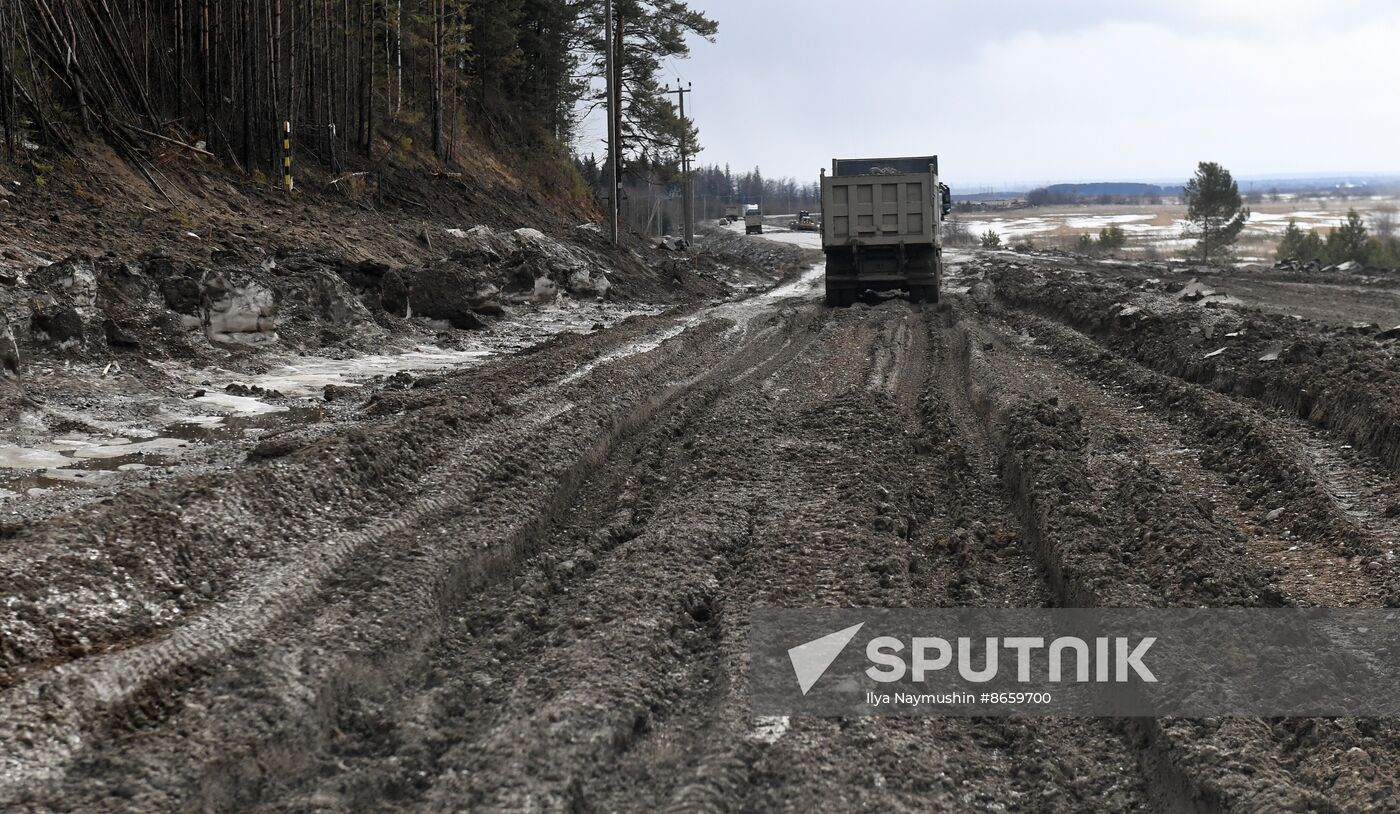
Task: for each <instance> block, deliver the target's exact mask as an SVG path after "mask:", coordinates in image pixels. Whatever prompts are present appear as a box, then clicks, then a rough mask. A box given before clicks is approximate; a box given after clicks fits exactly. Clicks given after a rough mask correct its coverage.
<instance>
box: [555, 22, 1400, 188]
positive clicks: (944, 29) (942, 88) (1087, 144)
mask: <svg viewBox="0 0 1400 814" xmlns="http://www.w3.org/2000/svg"><path fill="white" fill-rule="evenodd" d="M691 6H692V7H695V8H699V9H703V10H704V11H705V12H706V13H707V14H708V15H709V16H710V17H712V18H713V19H715V20H717V21H718V22H719V35H718V37H717V38H716V41H715V42H714V43H713V44H711V43H708V42H705V41H704V40H700V39H693V40H692V43H691V57H690V58H689V59H686V60H674V61H673V62H672V64H671V65H669V66H668V76H667V77H666V81H668V82H674V81H675V80H676V78H677V76H679V77H681V78H683V79H684V80H686V81H689V82H693V83H694V86H695V93H694V94H693V95H692V96H689V97H687V99H686V112H687V113H689V114H692V115H693V116H694V118H695V119H696V122H697V124H698V125H699V128H700V139H701V142H702V144H703V146H704V152H703V153H702V154H701V155H700V161H701V162H702V163H706V164H710V163H715V164H725V163H728V164H729V165H730V166H731V167H732V168H734V169H735V170H739V169H748V168H752V167H753V166H754V165H758V166H760V167H762V169H763V171H764V174H765V175H770V176H783V175H790V176H794V177H797V178H799V179H800V180H809V179H815V177H816V175H817V171H818V170H819V169H820V168H821V167H823V166H829V165H830V159H831V158H833V157H856V156H886V155H889V156H892V155H922V154H928V153H937V154H938V155H939V156H940V164H941V170H942V173H943V175H944V177H945V179H946V180H948V181H949V182H950V183H952V184H953V185H954V186H956V187H959V188H960V189H961V191H975V190H974V189H972V188H973V187H978V186H983V185H998V186H1007V185H1024V184H1038V183H1044V182H1049V181H1091V180H1154V181H1155V180H1169V179H1180V178H1185V177H1186V176H1187V175H1189V174H1190V173H1191V172H1192V170H1193V169H1194V167H1195V163H1196V162H1197V161H1200V160H1212V161H1219V162H1221V163H1223V164H1224V165H1225V166H1226V167H1228V168H1229V169H1230V170H1231V171H1232V172H1234V173H1235V175H1236V176H1238V177H1248V176H1256V177H1257V176H1269V175H1298V174H1347V173H1354V174H1363V173H1366V174H1400V2H1397V1H1396V0H1325V1H1324V0H1316V1H1314V0H1131V2H1127V1H1125V0H1115V1H1112V2H1110V0H1054V1H1053V2H1050V0H927V1H926V2H921V1H919V0H898V1H897V2H896V1H895V0H801V1H800V2H794V1H791V0H692V2H691ZM604 127H606V125H605V123H604V122H603V120H602V116H601V115H596V114H595V115H594V116H593V117H592V118H591V119H590V120H589V121H588V122H586V123H585V131H586V132H587V133H590V134H596V133H597V131H598V130H599V129H601V128H604ZM591 141H592V139H591V138H589V137H587V136H586V137H585V138H584V139H583V143H582V144H581V145H580V146H581V147H583V149H584V150H585V151H587V150H589V149H593V147H592V146H590V143H589V142H591ZM599 149H601V148H599Z"/></svg>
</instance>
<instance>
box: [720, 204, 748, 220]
mask: <svg viewBox="0 0 1400 814" xmlns="http://www.w3.org/2000/svg"><path fill="white" fill-rule="evenodd" d="M743 216H744V213H743V212H742V211H741V210H740V209H739V205H738V204H729V205H728V206H726V207H724V215H723V216H722V220H724V221H725V222H726V223H738V222H739V218H742V217H743Z"/></svg>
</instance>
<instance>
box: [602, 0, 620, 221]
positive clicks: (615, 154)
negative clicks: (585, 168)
mask: <svg viewBox="0 0 1400 814" xmlns="http://www.w3.org/2000/svg"><path fill="white" fill-rule="evenodd" d="M603 18H604V19H605V20H606V21H607V22H606V23H605V24H604V35H605V36H606V37H607V40H608V48H607V60H606V66H605V68H604V70H605V71H606V73H607V77H606V79H605V82H606V84H607V86H608V234H609V235H611V237H612V245H614V246H616V245H617V197H618V191H619V190H621V189H622V179H621V178H620V177H619V176H618V172H617V162H618V161H619V159H620V153H621V151H620V150H618V149H617V137H618V132H617V131H618V127H617V85H616V84H615V80H616V77H615V76H614V74H613V63H614V62H616V61H617V60H618V59H619V58H620V57H621V55H617V56H614V55H613V13H612V0H604V2H603Z"/></svg>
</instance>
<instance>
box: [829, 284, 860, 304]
mask: <svg viewBox="0 0 1400 814" xmlns="http://www.w3.org/2000/svg"><path fill="white" fill-rule="evenodd" d="M855 301H856V292H854V291H852V290H851V289H849V288H832V287H831V286H829V285H828V286H827V287H826V305H827V307H828V308H845V307H846V306H848V305H850V304H851V303H853V302H855Z"/></svg>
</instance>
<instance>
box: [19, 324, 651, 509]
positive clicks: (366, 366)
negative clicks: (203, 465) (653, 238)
mask: <svg viewBox="0 0 1400 814" xmlns="http://www.w3.org/2000/svg"><path fill="white" fill-rule="evenodd" d="M662 310H664V309H662V308H659V307H650V306H642V307H632V306H621V305H617V304H613V303H599V302H579V301H573V300H567V299H561V300H559V301H557V302H555V303H551V304H548V305H542V306H537V307H533V308H531V309H530V310H528V311H523V312H520V313H518V314H515V315H512V316H511V317H510V318H508V319H504V320H501V321H500V322H497V323H495V324H494V325H492V326H491V327H490V328H488V329H487V330H484V331H481V332H477V333H473V334H471V335H470V337H469V342H470V344H468V345H466V346H465V347H456V348H451V347H440V346H437V345H430V344H419V345H413V346H409V347H404V348H399V349H395V350H391V351H387V352H384V353H378V354H366V355H358V356H348V355H347V356H346V357H343V358H334V357H330V356H296V357H284V358H282V359H281V360H280V362H279V363H274V364H273V365H272V366H271V367H270V368H269V369H268V370H267V371H266V372H264V373H257V374H248V373H243V372H239V371H234V370H225V369H205V370H196V369H191V368H188V367H184V366H179V365H176V364H168V365H167V364H162V363H159V362H152V364H153V365H155V366H157V367H160V368H162V369H164V370H165V372H166V373H167V374H168V375H169V376H170V378H171V379H172V380H173V381H178V382H183V383H184V384H186V385H188V387H189V389H190V391H191V392H192V393H196V395H192V396H190V397H188V398H183V399H178V398H176V399H169V400H168V401H167V402H165V403H163V404H162V405H161V409H160V411H159V412H158V413H157V414H156V415H155V416H154V417H147V418H145V419H142V420H140V421H139V422H138V421H133V420H132V419H130V418H129V417H127V418H126V419H125V420H122V419H121V418H117V419H116V420H115V421H113V420H102V421H98V420H97V419H98V418H99V416H96V415H87V416H85V417H84V418H85V419H86V420H89V421H92V422H93V423H94V424H95V425H99V426H101V427H102V434H98V433H96V432H94V433H92V434H82V433H65V434H63V435H59V436H56V437H54V436H48V435H47V434H46V433H44V432H42V431H39V430H38V428H37V427H34V428H32V429H31V430H29V431H25V430H22V429H14V430H11V431H8V432H0V503H3V502H8V501H9V500H11V499H12V498H16V497H19V496H22V495H28V496H30V497H40V496H42V495H44V494H47V493H51V492H57V491H67V490H77V489H86V488H91V487H93V486H98V485H109V484H111V483H113V482H115V481H116V480H117V479H119V478H121V477H122V476H123V475H124V474H126V473H131V475H132V476H136V477H141V476H140V475H138V474H137V473H140V472H142V471H143V470H146V469H150V468H154V467H169V466H173V465H176V464H178V463H180V459H181V458H182V457H183V456H184V455H185V454H186V453H188V452H189V451H191V450H192V449H194V448H196V447H197V446H199V445H202V444H210V443H217V442H223V441H231V440H238V439H242V438H249V437H255V436H258V435H261V434H263V433H265V432H267V431H268V430H270V429H274V428H282V427H288V426H298V425H305V424H314V423H317V422H320V421H322V420H323V419H324V418H325V411H324V408H323V401H322V398H323V395H324V393H325V389H326V387H327V386H329V385H334V386H337V387H350V388H359V387H364V386H366V385H370V384H373V383H374V382H377V381H382V380H383V379H385V378H388V377H390V376H393V375H395V374H398V373H408V372H412V373H414V374H424V373H431V372H440V371H445V370H457V369H462V368H468V367H474V366H476V365H479V364H482V363H484V362H486V361H489V360H490V359H492V358H495V357H498V356H505V355H510V354H513V353H517V352H519V351H522V350H525V349H528V348H531V347H534V346H535V345H538V344H540V343H541V342H544V341H546V340H548V339H550V338H552V337H554V336H557V335H559V334H562V333H566V332H575V333H587V332H591V331H594V330H600V329H602V328H606V327H610V326H612V325H616V324H617V323H619V322H621V321H623V320H625V319H627V318H629V317H633V316H641V315H655V314H658V313H660V312H661V311H662ZM234 385H240V386H241V387H233V390H234V392H229V390H228V388H230V387H231V386H234ZM89 429H93V428H92V427H89Z"/></svg>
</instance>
